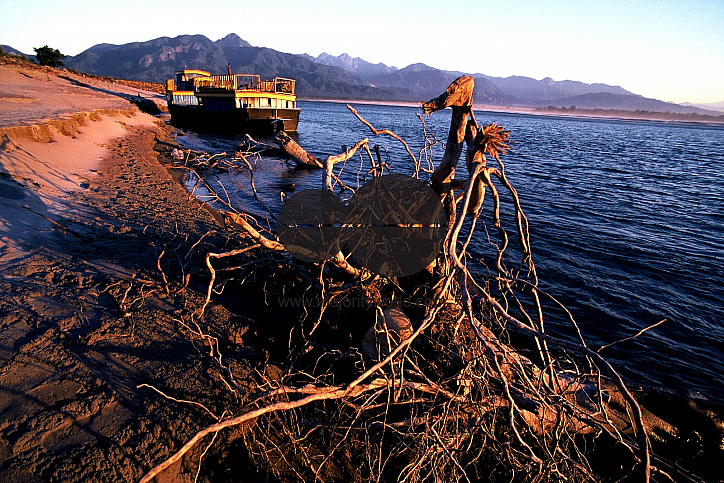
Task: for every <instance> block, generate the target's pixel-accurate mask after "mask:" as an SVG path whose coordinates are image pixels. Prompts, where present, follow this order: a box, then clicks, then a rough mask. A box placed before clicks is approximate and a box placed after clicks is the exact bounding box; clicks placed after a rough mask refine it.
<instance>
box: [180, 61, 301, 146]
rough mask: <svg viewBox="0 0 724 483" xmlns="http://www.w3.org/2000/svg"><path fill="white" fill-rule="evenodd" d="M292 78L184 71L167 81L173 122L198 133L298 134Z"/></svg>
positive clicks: (297, 116) (297, 117) (297, 118)
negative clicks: (262, 78)
mask: <svg viewBox="0 0 724 483" xmlns="http://www.w3.org/2000/svg"><path fill="white" fill-rule="evenodd" d="M294 84H295V81H294V80H293V79H285V78H283V77H275V78H274V79H272V80H261V78H260V77H259V76H258V75H247V74H232V73H231V66H229V73H228V74H227V75H211V74H210V73H209V72H206V71H203V70H195V69H184V70H181V71H178V72H176V73H175V79H169V80H167V81H166V101H167V103H168V110H169V113H170V114H171V123H172V124H173V125H175V126H179V127H187V128H190V129H193V130H197V131H213V132H225V133H226V132H233V133H268V132H277V131H288V132H296V130H297V125H298V124H299V109H297V98H296V95H295V94H294Z"/></svg>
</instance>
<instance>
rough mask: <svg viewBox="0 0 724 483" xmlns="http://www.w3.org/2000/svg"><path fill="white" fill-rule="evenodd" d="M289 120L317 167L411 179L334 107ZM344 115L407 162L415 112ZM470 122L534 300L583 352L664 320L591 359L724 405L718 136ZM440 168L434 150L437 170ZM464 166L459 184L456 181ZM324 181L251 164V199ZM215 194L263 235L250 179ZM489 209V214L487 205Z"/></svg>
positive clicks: (414, 145) (217, 141) (576, 123)
mask: <svg viewBox="0 0 724 483" xmlns="http://www.w3.org/2000/svg"><path fill="white" fill-rule="evenodd" d="M299 106H300V108H301V110H302V114H301V118H300V125H299V132H298V134H297V136H296V140H297V142H298V143H299V144H300V145H301V146H303V147H304V148H306V149H307V150H308V151H309V152H310V153H312V154H314V155H315V156H317V157H320V158H324V157H326V156H328V155H330V154H338V153H339V152H340V151H341V146H342V145H346V146H351V145H353V144H354V143H356V142H357V141H359V140H360V139H362V138H363V137H370V141H371V142H370V145H374V144H378V145H380V147H381V148H382V155H383V156H384V157H385V159H386V160H387V162H388V163H389V164H390V166H391V167H392V169H393V171H394V172H399V173H411V168H412V162H411V160H410V157H409V155H408V154H407V153H406V151H405V150H404V148H403V147H402V145H401V144H400V143H399V142H398V141H395V140H394V139H391V138H390V137H388V136H374V135H372V134H371V132H370V131H369V129H367V128H366V127H365V126H364V125H362V124H361V123H360V122H359V121H358V120H357V119H356V118H355V117H354V116H353V115H352V114H351V113H350V111H348V110H347V109H346V107H345V105H344V104H340V103H331V102H316V101H315V102H312V101H299ZM354 107H355V108H356V109H357V110H358V111H359V113H360V114H361V115H362V116H363V117H364V118H365V119H367V120H368V121H369V122H371V123H372V124H373V125H374V126H375V127H376V128H378V129H383V128H387V129H390V130H392V131H393V132H395V133H396V134H398V135H400V136H401V137H403V138H404V139H405V140H406V141H407V142H408V143H409V144H410V147H411V149H412V151H413V153H414V154H415V155H417V154H418V153H419V150H420V149H421V148H422V147H423V128H422V123H421V121H420V120H419V119H418V117H417V116H416V114H417V113H418V109H417V108H416V107H401V106H380V105H364V104H359V105H355V106H354ZM475 114H476V118H477V120H478V122H479V123H481V124H488V123H491V122H496V123H498V124H501V125H503V126H504V127H505V128H506V129H507V130H509V131H510V140H511V141H512V151H511V152H510V153H509V154H507V155H505V156H504V157H503V161H504V162H505V165H506V174H507V176H508V178H509V179H510V181H511V182H512V184H513V186H514V187H515V188H516V189H517V191H518V194H519V196H520V200H521V203H522V206H523V209H524V211H525V213H526V214H527V216H528V220H529V223H530V233H531V244H532V248H533V255H534V260H535V263H536V266H537V270H538V276H539V278H540V286H541V287H542V288H544V289H545V290H546V291H548V292H549V293H551V294H552V295H554V296H555V297H556V298H557V299H558V300H560V301H561V302H563V303H564V304H565V305H566V306H567V307H568V308H569V310H570V311H571V312H572V314H573V315H574V317H575V319H576V321H577V322H578V324H579V325H580V327H581V331H582V333H583V335H584V337H585V339H586V341H587V342H588V344H589V346H591V347H592V348H594V349H595V348H598V347H599V346H601V345H604V344H608V343H611V342H614V341H617V340H620V339H623V338H625V337H629V336H631V335H634V334H636V333H637V332H638V331H640V330H641V329H644V328H645V327H648V326H650V325H652V324H654V323H656V322H659V321H661V320H663V319H666V322H664V323H663V324H661V325H658V326H657V327H655V328H653V329H651V330H649V331H647V332H645V333H644V334H643V335H641V336H640V337H638V338H636V339H634V340H631V341H627V342H623V343H621V344H617V345H615V346H613V347H610V348H607V349H604V350H603V351H602V355H604V356H606V357H607V358H608V359H609V360H610V361H611V362H613V363H614V365H615V367H616V368H617V369H619V370H620V372H622V373H623V375H624V376H625V377H626V378H627V379H629V380H630V381H632V382H633V383H635V384H640V385H643V386H647V387H651V388H657V389H661V390H665V391H671V392H674V393H676V394H680V395H686V396H688V397H694V398H701V399H706V400H710V401H712V402H718V403H723V404H724V192H723V190H722V188H723V187H724V174H723V171H722V169H723V167H724V128H722V127H708V126H692V125H674V124H663V123H655V122H638V121H617V120H599V119H576V118H565V117H548V116H534V115H524V114H508V113H493V112H476V113H475ZM450 115H451V111H450V110H446V111H442V112H438V113H435V114H433V115H432V116H431V117H430V118H425V123H426V127H427V130H428V131H429V132H430V133H432V134H434V135H435V136H436V137H437V139H438V140H440V141H441V142H444V141H445V140H446V137H447V129H448V126H449V122H450ZM178 140H179V142H181V143H182V144H183V145H186V146H188V147H193V148H196V149H203V150H206V151H210V152H219V151H229V150H233V149H234V147H235V146H236V145H237V144H238V139H230V138H220V137H215V136H211V135H197V134H195V133H187V135H186V136H179V137H178ZM260 140H262V141H263V139H260ZM267 141H268V140H267ZM441 155H442V144H438V145H437V146H435V147H434V148H433V159H434V160H435V163H437V162H439V160H440V158H441ZM356 159H358V158H355V159H353V160H350V161H349V162H348V165H347V166H346V167H345V169H344V171H343V172H342V179H343V180H344V182H345V183H347V184H349V185H351V186H353V187H354V186H359V185H360V184H362V183H363V182H364V174H365V173H364V170H361V171H360V170H359V169H358V168H359V162H358V161H357V160H356ZM462 164H463V162H461V169H462V172H461V175H462V176H458V177H465V175H466V173H465V170H464V167H463V166H462ZM321 176H322V174H321V172H320V171H319V170H311V171H310V170H299V169H295V168H294V167H292V166H290V165H289V164H287V163H285V162H283V161H281V160H278V159H273V158H264V159H260V160H256V161H255V162H254V181H255V183H256V187H257V190H258V192H259V196H260V197H261V198H262V199H264V200H265V201H267V203H268V204H269V206H270V208H271V210H272V212H273V213H276V212H278V210H279V206H280V204H281V201H280V200H281V196H282V195H281V194H280V192H282V191H284V192H289V191H290V186H289V185H290V184H291V183H294V185H295V189H296V191H299V190H301V189H306V188H312V187H313V188H319V187H321V182H322V179H321ZM427 176H428V175H425V174H423V175H422V176H421V178H422V179H423V180H427V178H426V177H427ZM221 181H222V182H223V183H224V186H225V187H226V189H227V191H228V192H229V195H230V198H231V201H232V203H233V204H234V205H235V206H237V207H238V208H242V209H244V210H246V211H249V212H251V213H253V214H255V215H257V216H258V217H260V218H261V219H262V223H264V221H263V218H264V217H265V213H266V210H265V208H263V207H262V206H261V205H260V204H259V203H257V202H256V201H255V200H254V199H253V197H252V192H251V189H250V188H249V173H248V170H244V171H242V172H241V173H236V174H235V173H229V174H226V175H222V177H221ZM486 203H487V201H486ZM486 209H487V210H488V213H489V210H490V204H487V205H486ZM489 227H490V225H489ZM484 237H485V232H484V231H481V234H480V236H479V237H478V239H477V240H475V243H474V244H473V246H472V247H471V251H472V252H473V253H475V252H476V251H478V252H480V256H481V257H482V256H484V252H486V251H489V250H490V248H489V245H488V241H487V239H483V238H484ZM558 324H560V325H558ZM547 329H548V331H549V332H551V333H554V334H556V333H558V334H564V333H570V325H568V324H567V323H566V324H564V323H563V322H560V323H557V322H556V321H555V320H549V321H548V326H547Z"/></svg>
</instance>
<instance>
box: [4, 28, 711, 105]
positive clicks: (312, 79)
mask: <svg viewBox="0 0 724 483" xmlns="http://www.w3.org/2000/svg"><path fill="white" fill-rule="evenodd" d="M2 47H3V49H4V50H5V51H6V52H12V53H18V54H20V52H18V51H17V50H15V49H13V48H12V47H9V46H2ZM28 57H30V56H28ZM64 60H65V66H66V67H67V68H70V69H76V70H78V71H81V72H86V73H89V74H95V75H101V76H109V77H115V78H121V79H131V80H138V81H145V82H163V81H165V80H166V79H170V78H172V77H173V75H174V72H175V71H177V70H181V69H184V68H189V69H203V70H207V71H209V72H212V73H216V74H221V73H225V72H226V71H227V64H229V63H230V64H231V67H232V71H233V72H235V73H243V74H258V75H260V76H261V77H262V78H272V77H276V76H279V77H288V78H292V79H296V81H297V95H298V96H299V97H300V98H310V99H324V98H328V99H356V100H371V101H412V102H419V101H424V100H428V99H431V98H433V97H436V96H438V95H439V94H440V93H441V92H443V91H444V90H445V89H446V88H447V86H448V85H449V84H450V83H451V82H452V81H453V80H455V79H456V78H457V77H459V76H460V75H462V74H463V73H462V72H452V71H445V70H440V69H436V68H434V67H430V66H428V65H425V64H422V63H417V64H412V65H408V66H407V67H404V68H402V69H398V68H397V67H393V66H387V65H385V64H381V63H379V64H372V63H370V62H367V61H365V60H363V59H360V58H359V57H356V58H353V57H351V56H350V55H348V54H342V55H340V56H333V55H330V54H328V53H326V52H325V53H322V54H320V55H319V56H317V57H312V56H311V55H308V54H301V55H295V54H288V53H284V52H279V51H276V50H272V49H269V48H265V47H255V46H252V45H251V44H250V43H249V42H247V41H245V40H243V39H242V38H241V37H239V36H238V35H237V34H234V33H232V34H229V35H227V36H226V37H224V38H222V39H219V40H217V41H212V40H210V39H209V38H207V37H205V36H203V35H181V36H178V37H174V38H170V37H160V38H157V39H154V40H149V41H145V42H132V43H129V44H122V45H114V44H98V45H94V46H93V47H91V48H89V49H87V50H86V51H84V52H82V53H80V54H78V55H75V56H68V57H66V58H65V59H64ZM469 75H472V76H473V77H474V78H475V95H474V98H473V102H474V103H476V104H483V105H489V106H507V107H525V108H540V107H543V108H544V107H547V106H552V107H557V108H561V107H566V108H569V107H570V106H576V108H583V109H618V110H632V111H635V110H642V111H655V112H667V111H668V112H671V113H697V114H706V115H720V114H721V113H720V112H716V110H715V109H717V107H718V106H715V105H712V106H694V105H679V104H673V103H667V102H663V101H659V100H656V99H650V98H646V97H643V96H640V95H636V94H634V93H632V92H629V91H627V90H626V89H624V88H622V87H619V86H611V85H607V84H586V83H583V82H578V81H571V80H564V81H554V80H553V79H551V78H549V77H547V78H545V79H541V80H536V79H532V78H530V77H523V76H511V77H505V78H503V77H493V76H488V75H485V74H469ZM702 107H707V108H705V109H702Z"/></svg>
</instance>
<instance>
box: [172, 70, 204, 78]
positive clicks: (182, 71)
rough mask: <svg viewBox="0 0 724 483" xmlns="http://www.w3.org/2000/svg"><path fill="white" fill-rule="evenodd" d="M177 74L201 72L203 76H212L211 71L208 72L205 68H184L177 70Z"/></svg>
mask: <svg viewBox="0 0 724 483" xmlns="http://www.w3.org/2000/svg"><path fill="white" fill-rule="evenodd" d="M176 74H177V75H178V74H199V75H203V76H207V77H208V76H210V75H211V73H210V72H206V71H205V70H198V69H184V70H177V71H176Z"/></svg>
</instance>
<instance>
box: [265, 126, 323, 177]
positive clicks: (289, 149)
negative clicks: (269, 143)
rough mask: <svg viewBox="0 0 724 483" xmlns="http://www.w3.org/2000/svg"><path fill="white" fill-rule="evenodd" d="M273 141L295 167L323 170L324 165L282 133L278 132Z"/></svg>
mask: <svg viewBox="0 0 724 483" xmlns="http://www.w3.org/2000/svg"><path fill="white" fill-rule="evenodd" d="M274 141H275V142H276V143H277V144H278V145H279V147H280V148H282V149H283V150H284V152H286V153H287V154H288V155H289V157H290V158H292V160H293V161H294V162H295V163H296V165H297V166H304V167H308V168H324V164H322V162H321V161H320V160H318V159H317V158H315V157H314V156H312V155H311V154H309V153H308V152H307V151H306V150H305V149H304V148H303V147H301V146H300V145H299V144H297V142H296V141H295V140H294V139H292V138H290V137H289V135H288V134H287V133H285V132H284V131H279V132H278V133H277V134H276V136H274Z"/></svg>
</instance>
